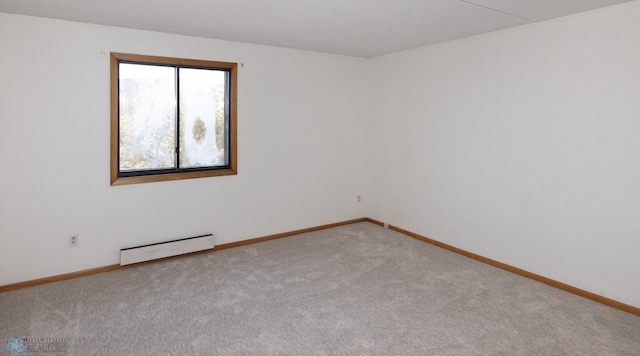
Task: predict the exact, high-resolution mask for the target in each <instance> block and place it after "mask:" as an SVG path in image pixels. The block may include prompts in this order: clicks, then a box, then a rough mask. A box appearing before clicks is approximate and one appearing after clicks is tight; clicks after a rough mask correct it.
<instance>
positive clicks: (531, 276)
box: [365, 218, 640, 316]
mask: <svg viewBox="0 0 640 356" xmlns="http://www.w3.org/2000/svg"><path fill="white" fill-rule="evenodd" d="M365 220H366V221H368V222H370V223H373V224H376V225H380V226H384V224H383V223H382V222H380V221H378V220H374V219H370V218H366V219H365ZM389 229H391V230H393V231H397V232H399V233H401V234H404V235H407V236H410V237H413V238H414V239H418V240H420V241H424V242H426V243H429V244H432V245H434V246H438V247H440V248H443V249H445V250H449V251H451V252H455V253H457V254H459V255H462V256H465V257H469V258H471V259H474V260H476V261H479V262H482V263H485V264H488V265H491V266H493V267H497V268H500V269H503V270H505V271H508V272H511V273H515V274H517V275H520V276H522V277H526V278H529V279H533V280H534V281H537V282H540V283H543V284H546V285H548V286H551V287H554V288H558V289H560V290H563V291H565V292H568V293H571V294H575V295H578V296H580V297H583V298H587V299H589V300H592V301H594V302H598V303H600V304H604V305H607V306H610V307H612V308H615V309H618V310H622V311H624V312H627V313H629V314H633V315H637V316H640V308H637V307H634V306H632V305H628V304H625V303H621V302H619V301H617V300H613V299H609V298H606V297H603V296H601V295H598V294H595V293H591V292H588V291H586V290H583V289H580V288H576V287H574V286H571V285H568V284H565V283H562V282H558V281H556V280H553V279H550V278H547V277H544V276H541V275H538V274H535V273H531V272H528V271H525V270H523V269H520V268H517V267H513V266H510V265H508V264H506V263H502V262H499V261H496V260H492V259H490V258H486V257H483V256H480V255H477V254H475V253H473V252H469V251H465V250H463V249H459V248H457V247H454V246H451V245H447V244H445V243H442V242H440V241H436V240H433V239H430V238H428V237H425V236H422V235H419V234H416V233H414V232H411V231H408V230H405V229H402V228H399V227H397V226H393V225H389Z"/></svg>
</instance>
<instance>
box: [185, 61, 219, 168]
mask: <svg viewBox="0 0 640 356" xmlns="http://www.w3.org/2000/svg"><path fill="white" fill-rule="evenodd" d="M179 71H180V88H179V90H180V105H179V107H180V149H179V152H180V168H194V167H213V166H225V165H227V164H228V162H227V159H226V158H225V157H226V155H225V150H226V147H225V132H224V131H225V126H226V124H225V81H226V72H225V71H220V70H211V69H194V68H180V69H179Z"/></svg>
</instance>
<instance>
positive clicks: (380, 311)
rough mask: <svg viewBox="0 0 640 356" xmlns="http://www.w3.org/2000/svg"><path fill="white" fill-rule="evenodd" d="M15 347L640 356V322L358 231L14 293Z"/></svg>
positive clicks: (435, 251) (6, 333)
mask: <svg viewBox="0 0 640 356" xmlns="http://www.w3.org/2000/svg"><path fill="white" fill-rule="evenodd" d="M10 337H22V338H66V339H67V340H68V350H67V352H66V353H58V354H64V355H509V356H513V355H598V356H600V355H640V317H637V316H633V315H630V314H627V313H624V312H621V311H618V310H615V309H612V308H609V307H607V306H604V305H601V304H598V303H595V302H592V301H589V300H586V299H583V298H581V297H578V296H575V295H571V294H568V293H565V292H562V291H560V290H557V289H554V288H552V287H549V286H546V285H543V284H540V283H537V282H534V281H531V280H528V279H525V278H522V277H519V276H517V275H514V274H511V273H508V272H505V271H503V270H499V269H496V268H493V267H491V266H487V265H484V264H481V263H479V262H476V261H474V260H471V259H468V258H465V257H462V256H459V255H456V254H453V253H451V252H448V251H445V250H442V249H439V248H437V247H434V246H432V245H429V244H426V243H424V242H421V241H418V240H415V239H412V238H410V237H407V236H404V235H401V234H398V233H395V232H393V231H391V230H388V229H384V228H381V227H379V226H377V225H374V224H371V223H358V224H352V225H347V226H341V227H337V228H333V229H328V230H323V231H317V232H312V233H307V234H302V235H297V236H292V237H288V238H284V239H279V240H273V241H268V242H264V243H260V244H255V245H250V246H244V247H239V248H234V249H228V250H221V251H218V252H214V253H209V254H202V255H197V256H191V257H185V258H180V259H173V260H166V261H163V262H158V263H154V264H148V265H143V266H137V267H131V268H127V269H123V270H118V271H115V272H109V273H104V274H99V275H94V276H88V277H84V278H78V279H74V280H68V281H63V282H57V283H52V284H46V285H41V286H37V287H32V288H26V289H21V290H16V291H11V292H5V293H0V338H4V339H3V340H2V339H0V342H3V343H4V342H5V341H6V340H8V339H9V338H10ZM4 345H6V344H3V345H2V349H1V350H2V352H4V353H2V352H0V355H2V354H7V355H10V353H9V352H7V351H5V350H4ZM30 354H35V353H28V352H25V353H23V354H22V355H25V356H28V355H30ZM41 354H44V353H41ZM49 354H51V355H54V354H55V353H49Z"/></svg>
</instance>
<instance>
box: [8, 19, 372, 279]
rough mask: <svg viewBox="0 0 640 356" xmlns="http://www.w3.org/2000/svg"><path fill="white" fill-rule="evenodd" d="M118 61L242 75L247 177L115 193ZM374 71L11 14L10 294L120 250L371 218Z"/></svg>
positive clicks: (291, 54)
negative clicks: (153, 59)
mask: <svg viewBox="0 0 640 356" xmlns="http://www.w3.org/2000/svg"><path fill="white" fill-rule="evenodd" d="M101 51H105V52H106V54H105V55H101V54H100V52H101ZM111 51H113V52H125V53H137V54H148V55H161V56H171V57H184V58H195V59H210V60H220V61H232V62H238V63H244V65H245V66H244V67H241V68H239V92H238V96H239V99H238V105H239V111H238V124H239V134H238V142H239V155H238V162H239V174H238V175H237V176H228V177H217V178H205V179H193V180H185V181H174V182H161V183H151V184H137V185H128V186H117V187H111V186H110V185H109V120H110V119H109V56H108V53H109V52H111ZM365 63H366V60H364V59H359V58H352V57H346V56H337V55H329V54H322V53H315V52H306V51H297V50H288V49H279V48H273V47H266V46H256V45H249V44H240V43H233V42H225V41H216V40H209V39H203V38H194V37H185V36H177V35H169V34H162V33H153V32H145V31H138V30H130V29H121V28H113V27H104V26H95V25H88V24H80V23H72V22H65V21H56V20H49V19H42V18H34V17H25V16H16V15H9V14H3V13H0V78H1V85H0V167H1V168H0V241H1V242H2V248H1V250H2V257H1V258H0V285H6V284H10V283H15V282H19V281H25V280H31V279H35V278H41V277H46V276H52V275H58V274H62V273H67V272H73V271H79V270H84V269H88V268H93V267H100V266H105V265H111V264H116V263H118V262H119V249H120V248H122V247H130V246H136V245H140V244H145V243H149V242H156V241H162V240H171V239H175V238H181V237H189V236H193V235H196V234H203V233H209V232H211V233H214V234H215V236H216V243H217V244H222V243H228V242H233V241H239V240H244V239H249V238H254V237H260V236H264V235H269V234H273V233H280V232H285V231H291V230H295V229H300V228H306V227H311V226H317V225H322V224H327V223H333V222H338V221H343V220H348V219H353V218H360V217H362V216H364V215H365V213H364V209H365V205H366V203H361V204H357V203H356V199H355V196H356V194H357V193H361V194H366V192H364V191H362V189H361V187H362V186H363V185H362V181H363V180H364V179H365V174H364V162H363V160H362V159H361V157H362V156H363V155H364V151H363V150H364V139H365V135H364V134H363V133H362V131H361V128H362V127H363V125H364V119H365V115H362V113H361V111H362V109H363V108H364V107H365V106H364V105H363V102H364V100H365V91H364V85H365V84H366V83H365V75H366V66H365ZM71 233H78V234H79V235H80V246H79V247H77V248H69V247H68V245H67V236H68V235H69V234H71Z"/></svg>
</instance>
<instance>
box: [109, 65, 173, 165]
mask: <svg viewBox="0 0 640 356" xmlns="http://www.w3.org/2000/svg"><path fill="white" fill-rule="evenodd" d="M119 83H120V84H119V93H120V96H119V108H120V109H119V110H120V122H119V125H120V137H119V138H120V143H119V144H120V171H131V170H150V169H163V168H175V166H176V164H175V162H176V159H175V123H176V99H175V96H176V89H175V87H176V86H175V69H174V68H172V67H163V66H154V65H143V64H130V63H120V64H119Z"/></svg>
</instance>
